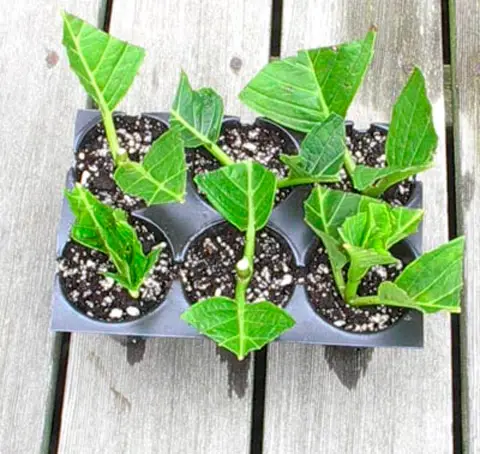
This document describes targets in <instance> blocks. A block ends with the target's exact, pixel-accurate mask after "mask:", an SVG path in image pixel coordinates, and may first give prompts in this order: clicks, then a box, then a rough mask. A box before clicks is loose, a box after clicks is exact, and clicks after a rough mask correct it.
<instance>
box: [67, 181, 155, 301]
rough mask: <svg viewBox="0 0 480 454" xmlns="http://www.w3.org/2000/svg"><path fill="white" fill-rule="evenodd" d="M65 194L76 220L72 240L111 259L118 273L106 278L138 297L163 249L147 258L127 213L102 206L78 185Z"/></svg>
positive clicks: (109, 274) (151, 253)
mask: <svg viewBox="0 0 480 454" xmlns="http://www.w3.org/2000/svg"><path fill="white" fill-rule="evenodd" d="M65 194H66V197H67V199H68V201H69V204H70V207H71V209H72V212H73V214H74V216H75V222H74V224H73V226H72V230H71V233H70V235H71V237H72V239H73V240H75V241H76V242H77V243H80V244H82V245H84V246H86V247H88V248H91V249H96V250H98V251H100V252H103V253H104V254H106V255H108V258H109V259H110V261H111V262H112V263H113V265H114V266H115V268H116V271H117V272H116V273H107V275H108V276H110V277H112V278H113V279H115V280H116V281H117V282H118V283H119V284H120V285H121V286H123V287H125V288H126V289H127V290H128V291H129V292H130V293H131V295H132V296H134V297H138V292H139V289H140V286H141V285H142V283H143V281H144V280H145V278H146V277H147V276H148V274H149V273H150V270H151V269H152V267H153V266H154V264H155V263H156V261H157V258H158V255H159V253H160V249H158V248H157V249H154V250H152V251H151V252H150V254H148V255H147V256H146V255H145V254H144V253H143V248H142V244H141V243H140V240H139V239H138V237H137V234H136V232H135V229H134V228H133V227H132V226H130V225H129V224H128V222H127V218H126V215H125V213H124V212H123V211H121V210H118V209H113V208H111V207H109V206H108V205H104V204H102V203H101V202H99V201H98V200H97V199H96V198H95V197H94V196H93V195H92V194H91V193H90V192H89V191H88V190H86V189H85V188H83V187H82V186H80V185H79V184H77V185H76V186H75V187H74V188H73V189H72V190H71V191H70V192H68V191H67V192H66V193H65Z"/></svg>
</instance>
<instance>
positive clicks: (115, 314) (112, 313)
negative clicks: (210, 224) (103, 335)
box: [108, 307, 123, 318]
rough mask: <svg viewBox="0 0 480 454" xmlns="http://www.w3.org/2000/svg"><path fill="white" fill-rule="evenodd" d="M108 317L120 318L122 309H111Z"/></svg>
mask: <svg viewBox="0 0 480 454" xmlns="http://www.w3.org/2000/svg"><path fill="white" fill-rule="evenodd" d="M108 316H109V317H110V318H122V317H123V311H122V309H119V308H118V307H116V308H115V309H112V310H111V311H110V313H109V314H108Z"/></svg>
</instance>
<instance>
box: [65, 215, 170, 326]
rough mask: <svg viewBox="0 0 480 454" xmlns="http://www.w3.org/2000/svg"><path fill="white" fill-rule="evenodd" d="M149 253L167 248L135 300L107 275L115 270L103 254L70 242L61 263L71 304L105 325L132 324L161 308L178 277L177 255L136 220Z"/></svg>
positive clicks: (135, 224) (145, 249)
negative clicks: (176, 269) (176, 268)
mask: <svg viewBox="0 0 480 454" xmlns="http://www.w3.org/2000/svg"><path fill="white" fill-rule="evenodd" d="M131 223H132V224H133V225H134V226H135V230H136V231H137V234H138V236H139V239H140V241H141V242H142V245H143V249H144V252H145V253H148V252H150V251H151V250H152V248H153V247H154V246H155V245H157V244H158V245H159V246H160V247H162V248H163V251H162V252H161V253H160V255H159V258H158V261H157V263H156V265H155V266H154V268H153V270H152V271H151V273H150V276H149V277H147V279H146V280H145V282H144V283H143V285H142V287H141V288H140V297H139V298H138V299H133V298H132V297H131V296H130V294H129V293H128V291H127V290H125V289H123V288H122V287H121V286H120V285H118V284H117V283H116V282H115V281H114V280H113V279H111V278H109V277H104V276H103V274H102V273H104V272H114V271H115V267H114V266H113V265H112V263H111V262H110V261H109V260H108V257H107V256H106V255H105V254H102V253H101V252H98V251H95V250H93V249H89V248H86V247H84V246H82V245H80V244H78V243H75V242H74V241H69V242H68V243H67V244H66V245H65V248H64V250H63V255H62V257H61V258H60V259H59V261H58V269H59V276H60V284H61V287H62V289H63V292H64V294H65V296H66V297H67V299H68V301H69V302H70V304H71V305H72V306H73V307H75V308H76V309H77V310H79V311H80V312H82V313H83V314H85V315H87V316H88V317H90V318H93V319H95V320H101V321H104V322H124V321H132V320H135V319H138V318H140V317H142V316H143V315H145V314H147V313H149V312H151V311H152V310H154V309H155V308H157V307H158V306H159V305H160V304H161V303H162V302H163V299H164V297H165V295H166V294H167V292H168V290H169V289H170V285H171V283H172V280H173V279H174V277H175V266H174V264H173V256H172V251H171V250H170V247H169V246H168V243H167V242H166V241H165V238H164V237H163V236H160V234H158V235H157V238H156V237H155V235H154V234H153V233H152V232H151V231H150V230H149V229H148V228H147V226H146V225H145V224H144V223H142V222H141V221H139V220H132V221H131Z"/></svg>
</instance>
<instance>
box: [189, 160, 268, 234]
mask: <svg viewBox="0 0 480 454" xmlns="http://www.w3.org/2000/svg"><path fill="white" fill-rule="evenodd" d="M195 182H196V183H197V184H198V186H199V188H200V189H201V191H202V192H204V193H205V194H206V196H207V198H208V200H209V201H210V203H211V204H212V205H213V206H214V207H215V209H216V210H218V211H219V212H220V214H221V215H222V216H223V217H224V218H225V219H226V220H227V221H228V222H230V223H231V224H233V225H234V226H235V227H237V228H238V229H239V230H241V231H246V230H247V227H248V221H249V218H250V219H252V218H253V220H254V225H255V229H256V230H259V229H261V228H263V227H264V226H265V224H266V223H267V221H268V218H269V217H270V213H271V212H272V208H273V202H274V199H275V191H276V178H275V175H274V174H273V173H272V172H270V171H269V170H267V169H265V168H264V167H263V166H261V165H260V164H257V163H255V162H252V161H245V162H241V163H239V164H232V165H229V166H226V167H222V168H220V169H219V170H215V171H214V172H208V173H205V174H201V175H197V176H196V177H195Z"/></svg>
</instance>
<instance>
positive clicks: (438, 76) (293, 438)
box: [264, 0, 473, 454]
mask: <svg viewBox="0 0 480 454" xmlns="http://www.w3.org/2000/svg"><path fill="white" fill-rule="evenodd" d="M440 6H441V2H438V1H434V0H429V1H424V2H417V1H415V0H392V1H390V2H382V1H378V0H376V1H375V0H373V1H366V0H365V1H363V0H362V1H357V2H354V4H353V2H347V1H338V0H330V1H325V0H322V1H318V0H309V1H307V0H305V1H293V0H285V1H284V12H283V24H284V28H283V40H282V54H283V55H291V54H293V53H294V52H295V51H296V50H297V49H298V48H304V47H316V46H319V45H328V44H332V43H336V42H341V41H345V40H350V39H353V38H356V37H361V36H363V35H364V33H365V32H366V30H367V29H368V27H369V26H370V25H372V24H376V25H377V26H378V27H379V34H378V42H377V51H376V58H375V63H374V65H373V68H372V70H371V72H370V74H369V75H368V77H367V80H366V83H365V85H364V87H363V89H362V91H361V93H359V96H358V97H357V99H356V101H355V104H354V105H353V106H352V109H351V111H350V115H349V118H350V119H352V120H354V121H356V122H357V124H360V125H363V126H365V125H367V124H368V123H369V122H371V121H373V120H377V121H388V119H389V116H390V109H391V106H392V103H393V100H394V99H395V97H396V96H397V95H398V94H399V91H400V89H401V87H402V86H403V84H404V83H405V82H406V80H407V76H408V74H409V72H410V70H411V69H412V67H413V65H415V64H417V65H419V66H420V67H421V68H422V70H423V71H424V73H425V75H426V78H427V81H428V88H429V94H430V96H431V99H432V101H433V107H434V115H435V123H436V127H437V132H438V134H439V136H440V146H439V148H438V158H437V162H436V166H435V168H434V169H433V170H432V171H430V172H429V173H428V174H425V175H424V177H423V178H422V179H423V180H424V182H425V200H424V203H425V207H426V208H427V212H426V220H425V234H424V246H425V248H426V249H430V248H432V247H434V246H436V245H438V244H440V243H443V242H445V241H446V240H447V209H446V207H447V203H446V201H447V194H446V181H447V180H446V168H445V149H444V129H445V123H444V120H445V119H444V98H443V93H442V69H443V68H442V49H441V11H440ZM472 105H473V104H472ZM472 153H473V150H472ZM472 156H473V154H472ZM472 221H473V218H472ZM425 329H426V335H425V348H424V350H422V351H411V350H395V349H391V350H361V351H355V350H348V349H340V348H332V347H330V348H315V347H311V346H302V345H280V344H274V345H272V346H270V349H269V359H268V367H267V371H268V376H267V394H266V421H265V437H264V443H265V453H268V454H270V453H277V452H282V453H287V452H289V453H290V452H299V453H302V454H308V453H318V452H325V453H342V454H346V453H363V452H368V453H369V454H373V453H386V452H388V453H402V454H403V453H412V454H413V453H427V452H428V453H449V452H451V451H452V445H453V443H452V408H451V406H452V403H451V370H450V327H449V317H448V316H445V315H437V316H434V317H430V318H428V320H427V321H426V325H425ZM280 416H281V417H280Z"/></svg>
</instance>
